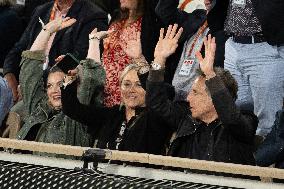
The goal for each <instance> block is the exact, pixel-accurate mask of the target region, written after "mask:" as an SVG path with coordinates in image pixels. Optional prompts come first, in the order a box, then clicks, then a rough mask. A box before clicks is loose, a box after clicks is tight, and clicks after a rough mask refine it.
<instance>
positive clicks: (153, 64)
mask: <svg viewBox="0 0 284 189" xmlns="http://www.w3.org/2000/svg"><path fill="white" fill-rule="evenodd" d="M152 68H153V70H159V69H161V65H160V64H156V63H155V62H153V63H152Z"/></svg>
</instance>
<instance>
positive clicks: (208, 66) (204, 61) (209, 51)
mask: <svg viewBox="0 0 284 189" xmlns="http://www.w3.org/2000/svg"><path fill="white" fill-rule="evenodd" d="M204 46H205V56H204V58H203V57H202V55H201V52H200V51H199V52H197V53H196V54H195V56H196V58H197V60H198V61H199V65H200V69H201V71H202V72H203V73H204V74H205V76H206V78H207V79H210V78H212V77H215V75H216V74H215V72H214V59H215V51H216V43H215V37H213V38H212V37H211V35H208V38H206V37H205V39H204Z"/></svg>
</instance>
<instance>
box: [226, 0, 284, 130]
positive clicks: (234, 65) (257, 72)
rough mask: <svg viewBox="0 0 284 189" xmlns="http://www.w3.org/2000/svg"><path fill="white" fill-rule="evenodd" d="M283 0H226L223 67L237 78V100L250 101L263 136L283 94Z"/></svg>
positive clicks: (244, 102) (241, 102) (271, 121)
mask: <svg viewBox="0 0 284 189" xmlns="http://www.w3.org/2000/svg"><path fill="white" fill-rule="evenodd" d="M283 11H284V1H282V0H269V1H264V0H246V1H240V0H230V4H229V8H228V15H227V19H226V22H225V31H226V33H227V34H228V35H229V36H231V37H230V38H229V39H228V40H227V42H226V45H225V69H228V70H229V71H230V72H231V73H232V75H233V76H234V77H235V79H236V80H237V82H238V86H239V92H238V100H237V104H239V105H242V104H253V106H254V112H255V114H256V115H257V116H258V118H259V125H258V129H257V132H256V134H257V135H259V136H266V135H267V134H268V133H269V132H270V130H271V126H272V125H273V122H274V116H275V114H276V112H277V111H278V110H280V109H281V105H282V99H283V96H284V71H283V70H284V35H283V34H284V27H282V26H283V24H284V14H283Z"/></svg>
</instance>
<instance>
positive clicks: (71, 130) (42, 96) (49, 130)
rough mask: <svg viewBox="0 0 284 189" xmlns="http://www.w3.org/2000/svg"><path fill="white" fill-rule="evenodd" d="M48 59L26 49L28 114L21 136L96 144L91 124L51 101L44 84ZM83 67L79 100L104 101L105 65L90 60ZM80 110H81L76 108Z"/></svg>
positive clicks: (24, 79) (24, 78) (24, 75)
mask: <svg viewBox="0 0 284 189" xmlns="http://www.w3.org/2000/svg"><path fill="white" fill-rule="evenodd" d="M44 60H45V56H44V53H43V52H42V51H34V52H31V51H24V52H23V53H22V60H21V63H20V65H21V73H20V85H21V90H22V96H23V101H24V106H25V111H26V112H28V116H27V117H26V118H25V119H24V122H25V124H24V125H23V127H22V128H21V130H20V131H19V132H18V135H17V139H20V140H35V141H38V142H47V143H56V144H66V145H73V146H84V147H88V146H92V145H93V142H94V141H93V138H92V137H91V136H90V135H89V134H88V133H87V127H86V126H85V125H82V124H80V123H78V122H76V121H74V120H72V119H70V118H69V117H67V116H66V115H64V114H63V112H62V111H55V110H54V109H52V107H51V106H50V105H49V104H48V101H47V94H46V91H45V89H44V83H43V70H42V65H43V64H42V63H43V61H44ZM80 64H81V65H82V67H83V69H82V73H81V74H82V77H81V81H80V85H79V87H78V93H77V96H78V99H79V101H80V102H81V103H83V104H86V105H88V104H97V105H98V106H99V105H101V103H102V98H103V86H104V84H105V71H104V69H103V67H102V66H101V65H100V64H98V63H96V62H94V61H93V60H90V59H87V60H83V61H81V63H80ZM74 111H80V110H74Z"/></svg>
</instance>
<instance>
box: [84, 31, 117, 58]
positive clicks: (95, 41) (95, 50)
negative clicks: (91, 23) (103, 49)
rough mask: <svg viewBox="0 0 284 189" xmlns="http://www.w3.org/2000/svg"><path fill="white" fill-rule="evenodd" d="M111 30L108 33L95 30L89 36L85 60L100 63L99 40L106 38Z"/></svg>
mask: <svg viewBox="0 0 284 189" xmlns="http://www.w3.org/2000/svg"><path fill="white" fill-rule="evenodd" d="M112 32H113V30H109V31H100V32H98V29H97V28H95V29H94V30H93V31H92V32H91V33H90V34H89V39H90V41H89V50H88V56H87V58H90V59H93V60H94V61H95V62H98V63H99V62H101V54H100V40H101V39H104V38H106V37H107V36H108V35H109V34H110V33H112Z"/></svg>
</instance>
